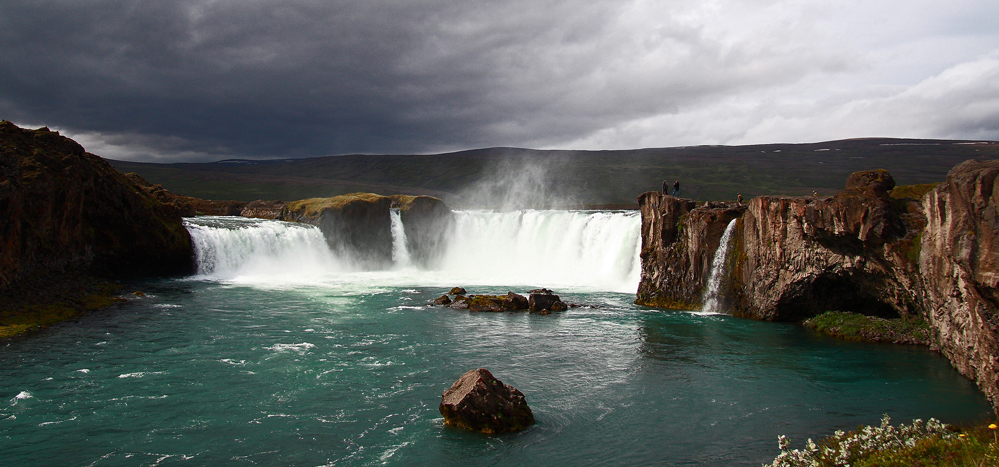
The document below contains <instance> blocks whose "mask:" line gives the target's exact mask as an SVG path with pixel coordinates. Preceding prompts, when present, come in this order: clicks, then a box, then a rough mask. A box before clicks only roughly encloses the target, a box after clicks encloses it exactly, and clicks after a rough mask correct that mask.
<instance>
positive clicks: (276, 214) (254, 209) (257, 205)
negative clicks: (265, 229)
mask: <svg viewBox="0 0 999 467" xmlns="http://www.w3.org/2000/svg"><path fill="white" fill-rule="evenodd" d="M284 204H285V203H284V201H264V200H260V199H258V200H256V201H250V202H249V203H246V206H243V209H242V210H240V211H239V215H240V216H243V217H256V218H258V219H278V218H280V217H281V210H282V209H283V208H284Z"/></svg>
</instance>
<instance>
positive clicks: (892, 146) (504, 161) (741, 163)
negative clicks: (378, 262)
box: [111, 139, 999, 208]
mask: <svg viewBox="0 0 999 467" xmlns="http://www.w3.org/2000/svg"><path fill="white" fill-rule="evenodd" d="M900 142H904V143H905V144H899V143H900ZM994 158H999V144H978V145H969V144H954V142H952V141H924V140H895V139H856V140H844V141H832V142H825V143H814V144H768V145H755V146H697V147H683V148H658V149H636V150H624V151H536V150H529V149H513V148H491V149H477V150H471V151H463V152H458V153H449V154H436V155H345V156H328V157H317V158H311V159H291V160H288V159H286V160H274V161H224V162H216V163H200V164H147V163H134V162H120V161H111V162H112V164H113V165H114V166H115V167H116V168H118V169H119V170H121V171H123V172H136V173H138V174H139V175H141V176H142V177H143V178H145V179H146V180H149V181H150V182H152V183H155V184H160V185H163V186H164V187H165V188H167V189H168V190H170V191H172V192H174V193H177V194H182V195H187V196H194V197H198V198H203V199H233V200H240V201H252V200H255V199H282V200H293V199H303V198H314V197H329V196H335V195H339V194H345V193H352V192H373V193H404V194H410V195H415V194H425V195H430V196H435V197H438V198H441V199H442V200H444V202H445V203H447V204H448V205H450V206H455V207H459V208H461V207H479V206H467V203H469V202H471V201H470V199H471V197H469V196H468V194H469V193H477V192H480V191H481V190H482V189H483V187H484V186H485V187H493V188H495V187H496V186H500V187H505V186H508V185H513V181H514V179H516V178H517V177H521V176H523V175H524V173H525V172H531V173H535V174H538V173H543V175H541V176H540V177H539V179H541V180H545V187H544V190H543V191H544V192H545V193H557V194H556V195H553V196H554V198H555V199H554V200H548V201H549V202H556V203H558V202H562V203H565V204H567V205H580V204H582V205H597V204H626V205H635V197H636V196H637V195H639V194H641V193H644V192H646V191H658V190H659V189H660V187H661V186H662V181H663V180H664V179H665V180H668V181H669V182H670V183H672V182H673V180H680V185H681V187H682V193H683V195H684V196H686V197H690V198H693V199H696V200H735V199H736V195H737V194H742V195H743V197H744V199H750V198H752V197H754V196H759V195H789V196H803V195H811V193H812V191H813V190H815V191H818V192H819V194H820V195H823V196H825V195H831V194H833V193H835V192H837V191H838V190H840V189H842V188H843V185H844V181H845V180H846V178H847V177H848V176H849V175H850V174H851V173H852V172H855V171H859V170H870V169H878V168H883V169H887V170H888V171H889V172H891V174H892V176H893V177H894V178H895V180H896V181H898V182H901V183H932V182H938V181H941V180H943V179H944V178H945V177H946V175H947V172H948V171H949V170H950V169H951V168H952V167H953V166H955V165H957V164H959V163H961V162H964V161H965V160H968V159H994ZM521 169H523V170H521ZM899 193H900V194H901V193H902V190H899ZM907 196H908V195H907Z"/></svg>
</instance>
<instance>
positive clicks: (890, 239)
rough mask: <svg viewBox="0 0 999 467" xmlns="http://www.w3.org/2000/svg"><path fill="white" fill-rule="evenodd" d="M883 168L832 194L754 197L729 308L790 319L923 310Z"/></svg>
mask: <svg viewBox="0 0 999 467" xmlns="http://www.w3.org/2000/svg"><path fill="white" fill-rule="evenodd" d="M893 186H894V181H892V180H891V176H890V175H888V174H887V172H884V171H869V172H859V173H855V174H853V175H851V177H850V181H849V182H848V184H847V188H846V189H844V190H842V191H840V192H839V193H837V194H836V196H834V197H832V198H829V199H812V198H777V197H758V198H754V199H753V200H751V201H750V202H749V209H748V210H747V211H746V214H745V216H743V218H742V219H741V225H740V227H741V228H740V229H739V235H738V236H737V240H736V248H735V251H736V252H737V254H738V258H737V261H735V264H732V265H731V266H732V268H731V278H732V282H731V284H732V287H731V289H730V290H731V292H732V295H733V299H734V313H735V314H737V315H743V316H748V317H752V318H757V319H766V320H781V321H794V320H801V319H805V318H808V317H811V316H814V315H817V314H819V313H822V312H824V311H828V310H851V311H855V312H860V313H864V314H867V315H873V316H880V317H884V318H892V317H899V316H904V315H916V314H919V312H920V310H922V309H923V303H922V291H921V284H920V282H919V276H918V272H917V271H916V269H917V267H916V265H915V264H914V262H913V261H912V259H913V257H912V255H910V249H911V248H912V246H913V243H914V242H915V241H916V240H915V239H916V238H917V237H918V235H919V230H918V229H919V227H921V226H922V225H924V223H925V220H922V218H921V217H920V216H918V213H916V215H915V217H914V218H913V219H911V222H909V224H911V225H907V223H906V222H905V221H903V218H902V213H903V212H906V211H903V210H902V208H903V207H904V204H905V202H904V201H894V200H892V199H891V198H890V197H889V196H888V190H890V189H891V188H892V187H893Z"/></svg>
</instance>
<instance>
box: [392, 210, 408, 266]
mask: <svg viewBox="0 0 999 467" xmlns="http://www.w3.org/2000/svg"><path fill="white" fill-rule="evenodd" d="M389 215H390V216H391V219H392V263H393V264H394V265H395V267H397V268H404V267H409V266H411V265H412V259H411V258H410V256H409V249H408V248H407V247H406V229H405V228H403V225H402V215H401V214H399V209H397V208H392V211H391V212H390V214H389Z"/></svg>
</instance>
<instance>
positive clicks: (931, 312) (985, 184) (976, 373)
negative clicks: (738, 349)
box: [636, 161, 999, 407]
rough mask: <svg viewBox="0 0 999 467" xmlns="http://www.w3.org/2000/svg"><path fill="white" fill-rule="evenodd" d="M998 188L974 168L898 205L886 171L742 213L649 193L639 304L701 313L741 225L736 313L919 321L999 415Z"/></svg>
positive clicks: (997, 167)
mask: <svg viewBox="0 0 999 467" xmlns="http://www.w3.org/2000/svg"><path fill="white" fill-rule="evenodd" d="M997 178H999V161H990V162H975V161H969V162H966V163H963V164H961V165H958V166H957V167H955V168H954V169H953V170H952V171H951V172H950V174H949V175H948V179H947V182H946V183H944V184H941V185H939V186H937V187H936V188H935V189H933V190H932V191H930V192H929V193H927V194H926V195H923V196H922V199H921V200H915V199H895V198H891V197H890V196H889V191H890V190H891V189H892V187H894V184H895V183H894V180H892V178H891V175H889V174H888V173H887V172H885V171H883V170H874V171H866V172H857V173H855V174H853V175H851V176H850V179H849V180H848V181H847V186H846V188H845V189H844V190H842V191H840V192H839V193H837V194H836V195H835V196H833V197H831V198H821V199H817V198H814V197H797V198H788V197H768V196H763V197H757V198H754V199H752V200H751V201H750V202H749V203H748V205H747V206H746V207H744V208H742V209H741V210H736V209H733V206H732V205H729V204H717V203H708V204H707V205H704V206H700V207H696V208H693V207H692V203H690V202H689V201H686V200H678V199H676V198H672V197H664V196H662V195H660V194H658V193H653V192H650V193H645V194H643V195H642V196H640V197H639V204H640V206H641V210H642V245H643V248H642V282H641V284H640V285H639V292H638V297H637V300H636V303H639V304H644V305H649V306H661V307H671V308H683V309H697V308H699V307H700V305H701V304H700V300H699V297H700V296H701V294H702V293H703V289H704V286H705V284H706V281H707V277H708V274H709V273H710V271H709V270H708V266H706V262H708V261H710V258H711V257H712V255H713V253H714V251H715V250H716V249H717V248H718V242H719V240H720V238H721V235H722V232H723V230H724V228H725V226H726V225H727V223H728V220H729V219H731V218H734V217H738V218H739V219H738V221H737V224H736V225H737V230H736V233H735V235H734V236H733V239H732V244H731V245H730V250H729V255H728V258H727V261H726V284H727V286H726V290H727V300H728V301H729V303H730V304H731V306H730V309H732V310H733V314H735V315H738V316H744V317H749V318H755V319H764V320H780V321H797V320H802V319H806V318H808V317H811V316H814V315H817V314H819V313H822V312H824V311H828V310H849V311H855V312H859V313H864V314H868V315H874V316H881V317H899V316H921V317H923V318H925V319H926V320H927V321H928V322H929V323H930V325H931V326H932V328H933V329H934V332H935V334H936V339H935V341H936V345H935V346H936V347H939V349H940V351H941V352H942V353H943V354H944V355H946V356H947V357H948V358H949V359H950V361H951V362H952V363H953V364H954V366H955V367H956V368H957V369H958V370H959V371H961V372H962V373H963V374H964V375H966V376H968V377H969V378H972V379H974V380H975V381H976V382H977V383H978V385H979V387H981V388H982V390H983V391H984V392H985V394H986V395H987V396H988V397H989V398H990V400H991V401H992V402H993V405H994V406H996V407H999V380H997V374H999V363H997V360H996V357H997V356H999V339H997V332H999V289H997V287H999V270H997V268H999V233H997V232H999V211H997V207H999V182H997ZM740 216H741V217H740Z"/></svg>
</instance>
